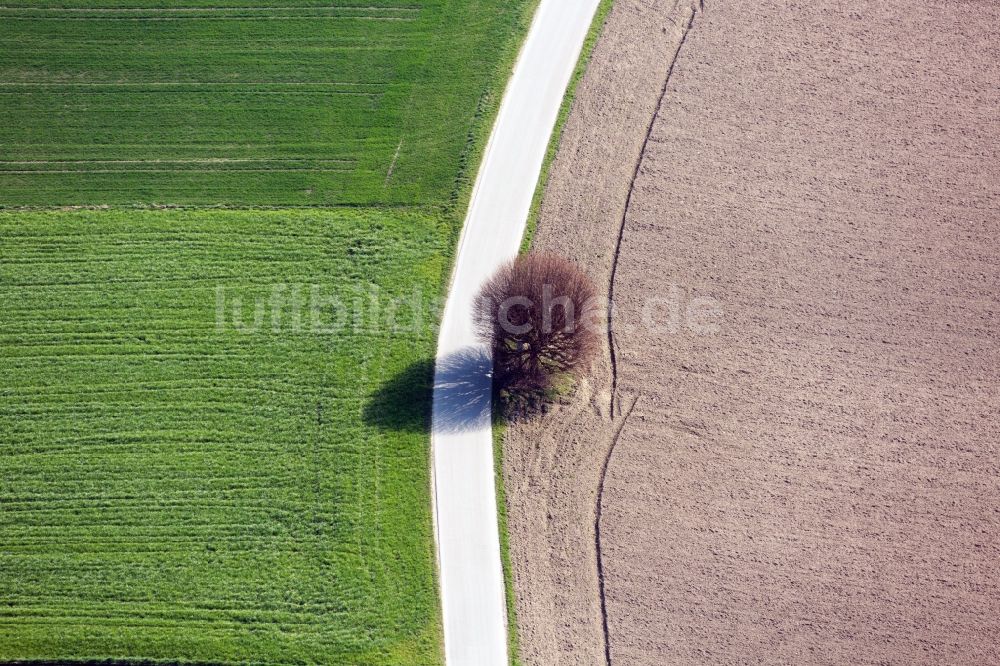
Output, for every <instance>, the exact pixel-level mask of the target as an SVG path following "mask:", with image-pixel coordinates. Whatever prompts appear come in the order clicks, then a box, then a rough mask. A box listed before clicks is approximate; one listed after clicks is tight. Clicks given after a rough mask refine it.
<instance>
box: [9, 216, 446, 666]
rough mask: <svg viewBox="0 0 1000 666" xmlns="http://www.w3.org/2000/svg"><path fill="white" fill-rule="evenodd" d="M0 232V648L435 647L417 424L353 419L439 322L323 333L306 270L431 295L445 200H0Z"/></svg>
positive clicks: (90, 653) (341, 652)
mask: <svg viewBox="0 0 1000 666" xmlns="http://www.w3.org/2000/svg"><path fill="white" fill-rule="evenodd" d="M0 236H2V237H3V239H4V240H3V243H2V244H0V248H2V250H0V284H2V285H3V286H2V288H0V311H2V312H3V321H2V324H0V375H2V376H3V377H4V381H3V387H2V388H0V432H3V433H4V435H3V443H4V446H3V462H2V463H0V468H2V470H3V484H2V487H0V507H2V511H0V534H3V540H2V546H0V549H2V550H0V572H2V573H0V576H2V582H0V586H2V587H0V600H2V602H3V603H2V605H0V609H2V610H0V618H2V619H0V661H2V660H5V659H13V658H38V659H41V658H43V657H52V656H53V655H55V656H61V657H65V656H71V655H79V656H85V657H93V658H97V657H101V656H107V655H132V654H135V655H139V656H142V657H144V658H159V659H184V660H191V661H212V662H217V661H241V660H252V661H263V662H266V663H281V662H284V661H290V660H301V661H305V662H314V663H338V664H340V663H343V664H347V663H364V664H369V663H371V664H376V663H378V664H382V663H384V664H400V663H407V664H409V663H413V664H418V663H433V662H434V657H435V655H436V649H437V648H436V641H437V616H438V614H437V609H436V599H435V589H434V577H433V561H434V559H433V558H434V554H433V550H432V549H431V544H432V540H431V518H430V507H429V504H428V502H427V486H428V483H429V480H428V468H427V445H426V441H425V439H426V436H425V435H424V434H423V433H420V432H414V431H412V430H410V431H408V430H405V429H404V430H400V429H394V428H387V427H383V425H384V424H383V423H380V422H378V421H377V420H375V421H373V420H372V419H371V418H368V419H364V418H362V414H363V412H364V411H365V409H366V406H367V405H368V404H369V403H370V402H371V400H372V398H373V395H374V394H376V393H377V391H378V390H379V387H380V386H381V384H382V383H384V382H385V381H386V380H388V379H391V378H392V377H393V376H395V375H396V374H398V373H400V372H402V371H403V370H405V369H406V368H407V366H408V365H409V364H410V363H411V361H412V359H413V358H414V356H415V355H416V356H418V357H423V358H427V357H430V356H431V355H432V353H433V330H432V324H433V320H432V319H428V318H426V317H425V318H424V321H423V323H422V325H421V326H420V327H419V329H417V330H414V328H413V327H412V326H410V324H412V323H419V320H416V319H415V317H414V314H415V313H413V312H412V310H406V311H400V313H399V315H398V317H397V326H399V327H401V328H402V327H405V328H407V330H408V331H413V332H409V333H408V334H407V335H406V336H395V335H393V334H392V332H391V331H390V330H380V329H383V328H384V327H383V325H382V324H380V323H379V322H378V321H375V316H374V315H371V316H370V317H369V319H371V321H365V322H364V323H363V328H361V329H360V330H357V331H355V330H353V328H346V327H345V328H344V330H342V331H339V332H336V333H328V334H321V333H316V332H315V331H314V330H313V323H314V322H312V321H311V320H312V317H311V313H310V298H311V294H310V292H311V291H312V289H313V287H312V285H317V287H318V288H319V291H318V292H317V293H318V294H319V295H320V296H321V297H322V299H323V300H322V301H317V302H319V303H321V304H322V303H328V302H331V301H330V299H332V298H333V297H335V296H337V297H340V300H342V301H343V302H345V303H350V302H351V301H352V300H353V299H354V298H355V296H356V295H355V293H354V291H355V287H354V286H353V285H352V284H351V283H350V282H349V281H348V280H345V276H348V275H350V276H356V277H357V279H358V280H359V281H364V282H365V283H368V282H369V281H370V284H371V285H372V286H374V287H377V288H378V289H379V290H380V293H381V294H382V295H383V296H384V297H386V298H405V297H408V296H409V295H410V294H411V292H412V289H413V287H414V286H417V287H420V288H422V289H423V290H424V291H425V292H430V293H435V292H436V291H437V290H438V288H439V285H440V282H441V279H442V275H443V274H444V272H445V271H446V270H447V266H446V264H445V262H444V261H443V260H442V256H445V255H446V254H447V248H446V247H444V245H445V243H446V242H447V235H446V234H442V233H441V229H440V228H439V223H438V222H437V221H435V220H434V219H433V218H428V217H427V216H422V215H419V214H413V213H400V214H398V215H391V216H390V215H386V214H384V213H381V212H374V213H373V212H368V211H352V212H328V211H311V212H307V211H296V212H287V211H266V212H263V211H262V212H242V211H227V212H211V213H208V212H185V213H176V212H173V213H164V212H156V211H145V212H134V211H127V212H115V213H105V212H102V213H93V212H77V213H61V214H50V213H36V214H9V213H8V214H0ZM414 283H415V285H414ZM275 284H287V285H289V287H288V290H289V291H288V292H286V293H288V294H289V298H288V299H287V300H286V302H285V303H284V305H283V306H282V307H281V309H280V310H279V312H280V313H281V314H280V315H279V321H278V329H279V330H277V331H275V330H274V328H275V325H274V317H273V316H272V315H273V312H272V308H271V294H272V291H273V286H272V285H275ZM296 284H301V285H304V286H305V289H303V290H302V291H303V293H302V296H301V298H300V299H299V305H298V306H296V304H295V300H293V299H292V298H291V297H290V292H291V287H292V285H296ZM217 286H223V287H224V290H223V299H225V300H228V301H229V302H228V303H227V302H225V300H224V308H225V312H224V317H223V318H222V320H221V321H222V322H223V324H222V326H220V325H219V319H218V317H217V314H216V309H217V298H218V297H217V294H216V289H217ZM369 288H370V287H369ZM256 297H261V298H265V299H267V308H266V311H265V316H264V319H263V321H262V325H261V326H260V328H259V330H258V331H256V332H250V331H247V330H245V329H244V330H240V329H238V328H236V326H235V325H234V323H233V304H232V301H233V300H234V298H242V300H243V303H242V308H241V311H240V312H241V314H240V316H239V319H240V320H241V321H242V322H243V324H244V326H250V325H251V324H252V322H253V319H254V312H255V303H254V300H255V298H256ZM293 310H297V311H298V313H299V316H300V318H301V320H302V324H301V325H300V326H299V327H298V330H296V327H295V326H294V323H293V319H292V317H293V316H294V311H293ZM281 317H283V319H282V318H281ZM317 322H318V324H319V326H320V327H322V328H323V329H328V328H335V326H334V324H335V317H334V313H333V310H332V308H328V309H326V310H325V311H321V315H320V318H319V319H318V320H317ZM376 397H377V396H376ZM413 397H414V398H415V400H414V401H413V402H410V403H409V404H401V405H393V406H392V408H393V409H398V410H412V411H414V412H416V415H415V416H414V418H420V415H421V414H422V413H423V412H424V411H425V410H426V405H425V404H423V401H424V398H425V395H424V394H423V393H421V392H420V391H419V390H418V389H417V388H416V387H415V390H414V394H413ZM385 407H387V408H388V407H389V406H388V405H385ZM369 411H371V410H369ZM391 418H392V415H391V414H387V415H385V419H384V421H385V422H386V424H389V421H390V419H391ZM366 421H367V422H366ZM404 657H405V658H404ZM331 659H332V661H331Z"/></svg>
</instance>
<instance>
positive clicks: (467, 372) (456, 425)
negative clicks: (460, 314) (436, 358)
mask: <svg viewBox="0 0 1000 666" xmlns="http://www.w3.org/2000/svg"><path fill="white" fill-rule="evenodd" d="M492 372H493V361H492V360H491V359H490V357H489V355H488V354H487V353H486V350H485V349H483V348H479V347H466V348H464V349H460V350H459V351H457V352H454V353H452V354H449V355H448V356H446V357H445V358H443V359H441V361H440V362H439V363H438V365H437V373H436V374H435V376H434V389H435V391H434V418H433V431H434V432H435V433H458V432H466V431H468V430H475V429H478V428H482V427H484V426H485V427H487V428H488V427H490V423H491V417H492V408H493V395H492V391H493V379H492Z"/></svg>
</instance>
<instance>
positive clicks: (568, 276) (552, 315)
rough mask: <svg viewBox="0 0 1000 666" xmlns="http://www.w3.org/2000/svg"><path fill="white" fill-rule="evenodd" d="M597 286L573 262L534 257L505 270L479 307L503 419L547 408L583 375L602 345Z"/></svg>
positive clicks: (477, 311) (482, 295) (479, 325)
mask: <svg viewBox="0 0 1000 666" xmlns="http://www.w3.org/2000/svg"><path fill="white" fill-rule="evenodd" d="M597 315H598V309H597V308H596V303H595V297H594V286H593V284H592V283H591V281H590V279H589V278H588V277H587V276H586V275H585V274H584V273H583V271H581V270H580V269H579V268H578V267H577V266H576V265H575V264H573V263H572V262H570V261H567V260H566V259H563V258H562V257H558V256H555V255H552V254H543V253H531V254H528V255H524V256H521V257H518V258H516V259H514V260H512V261H510V262H509V263H507V264H506V265H504V266H502V267H501V268H500V269H499V270H498V271H497V272H496V274H494V276H493V277H492V278H490V280H488V281H487V282H486V284H485V285H483V288H482V290H481V291H480V293H479V295H478V296H477V298H476V302H475V320H476V327H477V330H478V332H479V335H480V337H481V338H482V339H483V340H484V342H486V344H488V345H489V346H490V348H491V351H492V354H493V390H494V393H495V394H496V396H497V398H498V403H499V406H500V407H501V409H502V410H503V413H504V415H505V416H508V417H516V416H523V415H525V414H527V413H529V412H531V411H534V410H537V409H540V408H542V407H543V406H544V405H545V404H546V403H547V402H549V401H550V400H551V399H552V398H553V396H554V395H555V394H556V393H557V392H558V389H559V388H560V387H561V386H563V385H564V384H565V383H567V382H568V381H571V380H572V379H573V378H574V377H576V376H579V375H581V374H582V373H584V372H585V371H586V370H587V369H588V367H589V365H590V362H591V361H592V360H593V357H594V354H595V353H596V352H597V350H598V348H599V346H600V338H599V330H600V325H599V324H600V322H599V321H598V316H597Z"/></svg>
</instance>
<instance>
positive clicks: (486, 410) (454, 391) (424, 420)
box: [362, 347, 493, 433]
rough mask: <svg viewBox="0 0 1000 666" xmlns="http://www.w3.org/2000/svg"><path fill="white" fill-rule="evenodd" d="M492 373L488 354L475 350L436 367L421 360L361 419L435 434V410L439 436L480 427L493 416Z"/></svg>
mask: <svg viewBox="0 0 1000 666" xmlns="http://www.w3.org/2000/svg"><path fill="white" fill-rule="evenodd" d="M435 369H436V372H435ZM491 371H492V362H491V360H490V358H489V356H488V355H487V354H486V351H485V350H483V349H479V348H475V347H468V348H465V349H462V350H459V351H457V352H455V353H453V354H449V355H448V356H446V357H445V358H443V359H441V361H440V362H439V363H438V364H437V367H436V368H435V363H434V360H433V359H423V360H420V361H417V362H416V363H412V364H410V365H409V366H407V368H406V369H404V370H403V371H402V372H400V373H399V374H398V375H396V376H395V377H393V378H392V379H390V380H389V381H388V382H386V383H385V384H384V385H382V387H381V388H379V389H378V390H377V391H376V392H375V393H374V394H373V395H372V397H371V400H369V401H368V404H367V405H365V407H364V409H363V410H362V418H363V419H364V421H365V423H367V424H368V425H373V426H375V427H378V428H382V429H384V430H392V431H396V432H420V433H430V432H431V426H432V418H431V412H432V409H433V411H434V418H433V430H434V432H437V433H458V432H465V431H468V430H472V429H475V428H477V427H481V425H482V423H483V422H484V421H483V420H484V419H486V421H485V422H486V423H489V422H490V421H489V419H490V418H491V415H492V414H491V409H492V405H493V401H492V395H491V391H492V380H491ZM435 389H437V392H436V395H435V391H434V390H435Z"/></svg>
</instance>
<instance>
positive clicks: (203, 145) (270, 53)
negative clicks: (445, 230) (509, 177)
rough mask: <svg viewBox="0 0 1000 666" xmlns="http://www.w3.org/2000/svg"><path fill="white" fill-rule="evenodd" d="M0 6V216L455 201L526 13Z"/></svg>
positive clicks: (369, 5) (436, 2)
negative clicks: (156, 206) (29, 211)
mask: <svg viewBox="0 0 1000 666" xmlns="http://www.w3.org/2000/svg"><path fill="white" fill-rule="evenodd" d="M257 4H258V5H259V6H257V7H254V6H253V5H254V3H252V2H246V0H181V1H180V2H170V3H166V2H163V0H152V1H151V0H128V1H127V2H125V1H124V0H101V1H100V2H99V3H98V2H94V1H93V0H90V1H87V0H36V1H35V2H31V3H24V2H18V3H11V4H6V3H5V4H4V5H3V6H2V7H0V25H2V26H3V29H2V30H0V117H2V118H3V122H2V123H0V205H7V206H35V205H38V206H48V205H69V204H137V203H138V204H148V203H160V204H208V205H219V204H225V205H262V204H267V205H274V206H281V205H296V206H300V205H340V204H350V205H372V204H386V205H400V204H424V203H428V202H436V201H441V200H444V199H446V198H447V197H449V196H450V195H451V194H452V190H453V187H454V181H455V175H456V173H457V171H458V169H459V167H460V160H461V158H462V155H463V151H464V150H465V149H466V144H467V141H468V139H469V133H470V131H472V130H473V125H474V122H475V119H476V113H477V109H478V107H479V104H480V98H481V96H482V94H483V91H484V90H485V88H486V86H487V85H488V84H489V83H491V82H492V79H493V78H495V73H496V65H497V63H498V62H499V61H500V60H501V58H503V57H505V56H506V55H507V54H509V51H510V45H511V40H510V36H511V33H512V32H514V31H515V30H516V29H517V28H518V25H519V22H520V21H521V19H522V15H523V10H524V6H525V2H524V0H516V1H503V0H423V1H422V2H419V3H413V4H410V3H389V2H386V0H364V1H363V2H360V3H347V2H344V1H343V0H323V1H322V2H317V1H316V0H297V1H296V2H293V3H288V2H284V1H282V2H267V3H257Z"/></svg>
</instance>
